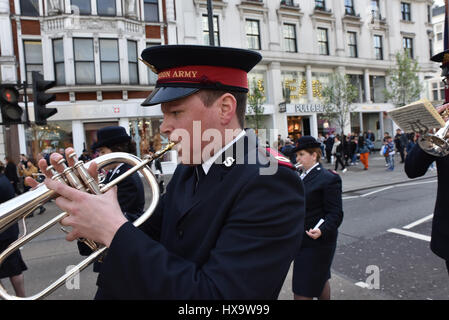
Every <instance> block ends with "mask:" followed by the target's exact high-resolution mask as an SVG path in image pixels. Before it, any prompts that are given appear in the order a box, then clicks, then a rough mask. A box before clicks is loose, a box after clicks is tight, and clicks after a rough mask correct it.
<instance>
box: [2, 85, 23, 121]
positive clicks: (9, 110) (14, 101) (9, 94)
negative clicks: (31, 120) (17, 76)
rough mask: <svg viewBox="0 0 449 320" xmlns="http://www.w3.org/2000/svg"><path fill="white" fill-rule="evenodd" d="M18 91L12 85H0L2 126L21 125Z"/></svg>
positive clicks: (21, 112)
mask: <svg viewBox="0 0 449 320" xmlns="http://www.w3.org/2000/svg"><path fill="white" fill-rule="evenodd" d="M18 101H19V91H18V90H17V89H16V87H15V86H14V85H12V84H2V85H0V104H1V109H2V120H3V124H5V125H9V124H12V123H22V114H23V109H22V108H21V107H20V106H19V102H18Z"/></svg>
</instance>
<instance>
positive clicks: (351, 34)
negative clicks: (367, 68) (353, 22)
mask: <svg viewBox="0 0 449 320" xmlns="http://www.w3.org/2000/svg"><path fill="white" fill-rule="evenodd" d="M351 40H353V41H354V43H351V42H352V41H351ZM348 47H349V57H351V58H358V57H359V51H358V48H357V32H355V31H348ZM351 49H353V50H354V55H353V50H351Z"/></svg>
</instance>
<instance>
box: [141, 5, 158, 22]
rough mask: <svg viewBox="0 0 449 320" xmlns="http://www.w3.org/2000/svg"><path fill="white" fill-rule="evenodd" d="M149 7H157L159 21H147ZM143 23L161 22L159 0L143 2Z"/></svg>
mask: <svg viewBox="0 0 449 320" xmlns="http://www.w3.org/2000/svg"><path fill="white" fill-rule="evenodd" d="M147 5H148V6H152V7H156V13H157V20H150V19H149V17H148V19H147V16H146V10H145V8H146V7H147ZM143 21H144V22H160V16H159V1H158V0H143Z"/></svg>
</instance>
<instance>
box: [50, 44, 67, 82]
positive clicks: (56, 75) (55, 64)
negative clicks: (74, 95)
mask: <svg viewBox="0 0 449 320" xmlns="http://www.w3.org/2000/svg"><path fill="white" fill-rule="evenodd" d="M56 41H61V45H62V61H56V54H55V42H56ZM51 45H52V52H53V71H54V76H55V77H54V79H55V81H56V85H57V86H63V85H65V84H66V75H65V69H64V68H65V59H64V39H63V38H55V39H52V41H51ZM61 64H62V66H63V70H64V75H63V76H64V79H62V81H58V80H59V79H60V78H59V77H58V72H57V70H58V68H57V66H58V65H61Z"/></svg>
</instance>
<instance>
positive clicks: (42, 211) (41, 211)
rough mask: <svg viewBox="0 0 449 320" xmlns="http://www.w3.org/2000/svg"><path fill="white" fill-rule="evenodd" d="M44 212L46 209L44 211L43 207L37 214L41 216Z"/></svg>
mask: <svg viewBox="0 0 449 320" xmlns="http://www.w3.org/2000/svg"><path fill="white" fill-rule="evenodd" d="M45 210H47V209H45V207H41V208H40V210H39V212H38V213H37V214H42V213H44V212H45Z"/></svg>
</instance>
